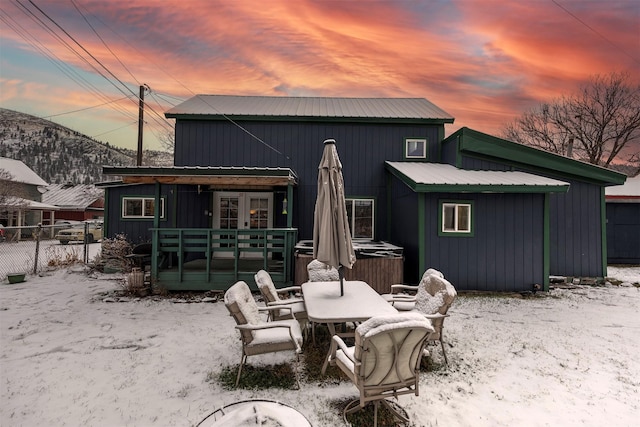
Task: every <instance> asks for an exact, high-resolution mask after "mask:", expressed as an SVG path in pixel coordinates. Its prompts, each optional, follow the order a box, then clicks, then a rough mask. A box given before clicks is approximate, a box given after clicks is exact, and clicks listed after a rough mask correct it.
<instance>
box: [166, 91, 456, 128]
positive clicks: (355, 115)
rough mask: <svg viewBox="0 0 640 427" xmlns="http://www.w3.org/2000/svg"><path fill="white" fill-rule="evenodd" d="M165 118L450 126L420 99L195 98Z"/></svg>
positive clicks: (448, 118) (440, 113) (446, 116)
mask: <svg viewBox="0 0 640 427" xmlns="http://www.w3.org/2000/svg"><path fill="white" fill-rule="evenodd" d="M165 116H166V117H170V118H178V117H181V116H221V117H224V116H230V117H238V116H240V117H271V118H274V117H281V118H334V119H336V118H342V119H346V118H350V119H392V120H438V121H443V122H447V123H453V117H452V116H451V114H449V113H447V112H446V111H444V110H442V109H441V108H439V107H438V106H436V105H434V104H432V103H431V102H429V101H428V100H426V99H424V98H321V97H291V96H233V95H196V96H194V97H193V98H190V99H188V100H186V101H184V102H183V103H181V104H179V105H177V106H176V107H174V108H172V109H170V110H169V111H167V112H166V113H165Z"/></svg>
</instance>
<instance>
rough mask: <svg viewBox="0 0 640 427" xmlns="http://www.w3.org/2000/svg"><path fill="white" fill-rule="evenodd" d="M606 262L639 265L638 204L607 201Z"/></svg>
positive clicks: (639, 213)
mask: <svg viewBox="0 0 640 427" xmlns="http://www.w3.org/2000/svg"><path fill="white" fill-rule="evenodd" d="M607 261H608V262H609V263H610V264H640V203H617V202H609V201H607Z"/></svg>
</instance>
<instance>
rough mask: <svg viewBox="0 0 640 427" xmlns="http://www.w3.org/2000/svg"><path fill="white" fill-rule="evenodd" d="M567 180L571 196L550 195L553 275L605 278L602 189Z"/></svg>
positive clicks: (567, 194) (551, 268) (551, 265)
mask: <svg viewBox="0 0 640 427" xmlns="http://www.w3.org/2000/svg"><path fill="white" fill-rule="evenodd" d="M565 180H566V179H565ZM566 181H568V182H569V183H570V187H569V191H568V192H567V193H565V194H552V195H551V196H550V207H549V211H550V253H549V255H550V260H549V265H550V273H551V274H552V275H558V276H578V277H589V276H591V277H602V276H603V275H604V272H603V261H602V255H603V254H602V249H603V241H602V222H601V221H602V208H601V206H602V205H601V200H602V197H603V195H602V193H603V191H602V188H601V187H600V186H598V185H593V184H588V183H584V182H579V181H572V180H566Z"/></svg>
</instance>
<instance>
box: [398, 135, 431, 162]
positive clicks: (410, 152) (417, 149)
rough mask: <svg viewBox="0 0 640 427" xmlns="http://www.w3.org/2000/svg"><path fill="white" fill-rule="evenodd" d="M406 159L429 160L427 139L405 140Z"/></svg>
mask: <svg viewBox="0 0 640 427" xmlns="http://www.w3.org/2000/svg"><path fill="white" fill-rule="evenodd" d="M404 157H405V158H406V159H426V158H427V140H426V138H407V139H405V150H404Z"/></svg>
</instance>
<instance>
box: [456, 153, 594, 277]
mask: <svg viewBox="0 0 640 427" xmlns="http://www.w3.org/2000/svg"><path fill="white" fill-rule="evenodd" d="M463 168H464V169H482V170H510V169H518V168H511V167H509V166H507V165H504V164H501V163H497V162H491V161H487V160H481V159H476V158H473V157H469V156H464V158H463ZM519 170H522V171H523V172H528V173H532V172H531V171H529V170H525V169H519ZM533 173H535V174H537V175H542V176H546V177H548V178H554V179H559V180H562V181H565V182H569V184H570V188H569V191H568V192H567V193H555V194H552V195H551V197H550V217H549V220H550V274H552V275H558V276H578V277H588V276H592V277H599V276H603V275H604V272H603V268H602V256H603V252H602V249H603V244H604V242H603V241H602V228H601V224H602V223H601V221H602V214H601V200H600V199H601V197H602V192H601V190H602V189H601V187H600V186H598V185H595V184H590V183H586V182H583V181H577V180H570V179H567V178H566V177H563V176H561V175H560V174H559V173H541V172H539V171H536V172H533Z"/></svg>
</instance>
